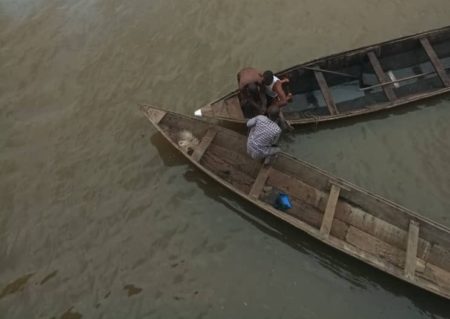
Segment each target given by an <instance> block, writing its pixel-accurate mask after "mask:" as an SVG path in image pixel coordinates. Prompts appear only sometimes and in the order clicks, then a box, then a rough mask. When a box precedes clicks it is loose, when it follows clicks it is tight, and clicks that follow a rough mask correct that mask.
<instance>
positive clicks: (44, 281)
mask: <svg viewBox="0 0 450 319" xmlns="http://www.w3.org/2000/svg"><path fill="white" fill-rule="evenodd" d="M57 273H58V271H57V270H55V271H54V272H52V273H50V274H48V275H47V276H45V277H44V279H42V280H41V282H40V285H43V284H45V283H46V282H47V281H49V280H50V279H52V278H53V277H55V276H56V274H57Z"/></svg>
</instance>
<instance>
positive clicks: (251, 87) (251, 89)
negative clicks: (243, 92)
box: [247, 83, 259, 97]
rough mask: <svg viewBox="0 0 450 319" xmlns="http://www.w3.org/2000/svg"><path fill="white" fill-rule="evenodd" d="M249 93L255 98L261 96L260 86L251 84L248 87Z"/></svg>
mask: <svg viewBox="0 0 450 319" xmlns="http://www.w3.org/2000/svg"><path fill="white" fill-rule="evenodd" d="M247 90H248V93H249V94H250V95H251V96H253V97H256V96H259V86H258V85H257V84H256V83H250V84H248V85H247Z"/></svg>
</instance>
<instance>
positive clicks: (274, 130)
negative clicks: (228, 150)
mask: <svg viewBox="0 0 450 319" xmlns="http://www.w3.org/2000/svg"><path fill="white" fill-rule="evenodd" d="M279 116H280V109H279V107H278V106H271V107H269V109H268V110H267V116H265V115H257V116H255V117H254V118H251V119H250V120H248V122H247V127H248V128H250V133H249V135H248V139H247V153H248V154H249V155H250V156H251V158H253V159H270V158H271V157H272V155H275V154H276V153H278V152H280V151H281V150H280V148H279V147H277V145H276V144H277V143H278V139H279V138H280V134H281V128H280V127H279V126H278V124H277V122H278V119H279Z"/></svg>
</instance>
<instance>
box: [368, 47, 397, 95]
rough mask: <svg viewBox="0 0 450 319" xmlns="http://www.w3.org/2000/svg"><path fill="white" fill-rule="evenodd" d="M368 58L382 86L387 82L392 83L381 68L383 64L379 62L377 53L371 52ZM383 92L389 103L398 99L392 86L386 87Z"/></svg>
mask: <svg viewBox="0 0 450 319" xmlns="http://www.w3.org/2000/svg"><path fill="white" fill-rule="evenodd" d="M367 56H368V57H369V61H370V64H371V65H372V67H373V70H374V71H375V74H376V75H377V78H378V81H380V84H384V83H387V82H390V79H389V77H388V76H387V74H386V73H384V71H383V68H382V67H381V63H380V61H379V60H378V58H377V56H376V54H375V52H369V53H367ZM383 91H384V93H385V94H386V96H387V98H388V99H389V101H395V100H396V99H397V96H396V95H395V93H394V90H393V89H392V86H388V85H384V86H383Z"/></svg>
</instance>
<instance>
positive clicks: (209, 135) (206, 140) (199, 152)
mask: <svg viewBox="0 0 450 319" xmlns="http://www.w3.org/2000/svg"><path fill="white" fill-rule="evenodd" d="M216 134H217V131H216V130H215V129H214V128H209V129H208V131H207V132H206V134H205V135H204V136H203V138H202V141H201V142H200V144H198V145H197V147H196V148H195V150H194V153H192V159H193V160H194V161H196V162H198V161H200V159H201V158H202V156H203V154H205V152H206V149H207V148H208V146H209V145H210V144H211V142H212V141H213V139H214V137H215V136H216Z"/></svg>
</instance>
